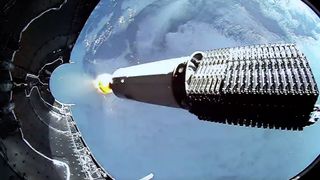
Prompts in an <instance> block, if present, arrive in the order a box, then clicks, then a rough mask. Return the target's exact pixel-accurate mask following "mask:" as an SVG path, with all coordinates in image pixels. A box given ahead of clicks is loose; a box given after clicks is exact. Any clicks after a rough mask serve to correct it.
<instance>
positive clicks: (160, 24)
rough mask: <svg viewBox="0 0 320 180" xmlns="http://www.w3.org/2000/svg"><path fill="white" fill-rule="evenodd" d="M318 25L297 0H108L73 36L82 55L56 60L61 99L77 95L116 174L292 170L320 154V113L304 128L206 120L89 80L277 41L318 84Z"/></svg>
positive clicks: (95, 147)
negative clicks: (301, 57) (306, 65)
mask: <svg viewBox="0 0 320 180" xmlns="http://www.w3.org/2000/svg"><path fill="white" fill-rule="evenodd" d="M318 24H320V19H319V18H318V17H317V16H316V15H315V14H314V13H313V12H312V11H311V9H309V8H308V7H307V6H306V5H304V4H303V3H302V2H300V1H298V0H291V1H276V0H267V1H258V0H229V1H222V0H149V1H147V0H139V1H137V0H128V1H124V0H118V1H116V0H112V1H108V0H102V1H101V2H100V4H99V5H98V6H97V7H96V9H95V11H94V12H93V14H92V15H91V17H90V18H89V20H88V22H87V24H86V26H85V27H84V29H83V31H82V32H81V35H80V37H79V39H78V41H77V44H76V45H75V48H74V50H73V53H72V61H73V62H75V63H74V64H70V65H67V66H65V67H60V68H58V69H57V70H56V71H55V72H54V74H53V77H52V79H51V82H50V87H51V89H52V91H53V94H54V95H55V97H56V98H58V100H60V101H63V102H65V101H66V102H67V103H74V104H75V106H73V107H72V112H73V116H74V118H75V120H76V121H77V123H78V126H79V128H80V130H81V132H82V134H83V136H84V138H85V140H86V141H87V143H88V145H89V147H90V149H91V150H92V152H93V153H94V155H95V157H96V158H97V159H98V161H99V162H100V163H101V164H102V165H103V167H104V168H105V169H107V170H108V172H110V173H111V175H113V176H114V177H115V178H117V179H138V178H141V177H144V176H146V175H147V174H149V173H153V174H154V176H155V179H288V178H290V177H292V176H294V175H295V174H297V173H298V172H299V171H301V170H302V169H303V168H304V167H305V166H307V165H308V164H309V163H310V162H311V161H312V160H313V159H314V158H315V157H316V156H317V155H318V154H319V152H320V144H319V143H318V141H319V140H318V137H319V136H320V131H319V130H320V124H319V122H318V123H316V124H314V125H313V126H310V127H307V128H305V130H304V131H296V132H292V131H281V130H267V129H255V128H247V127H239V126H230V125H223V124H216V123H211V122H203V121H199V120H198V119H197V118H196V117H195V116H193V115H192V114H189V113H188V112H187V111H185V110H180V109H173V108H166V107H161V106H155V105H149V104H144V103H138V102H133V101H129V100H122V99H118V98H116V97H115V96H114V95H108V96H106V97H103V96H101V95H99V94H97V93H96V92H95V91H94V90H92V89H90V90H88V89H87V86H88V87H89V86H90V80H91V79H92V78H94V77H95V76H96V75H98V74H101V73H112V72H113V71H115V70H116V69H117V68H119V67H125V66H130V65H136V64H139V63H145V62H151V61H156V60H161V59H166V58H173V57H179V56H186V55H190V54H192V53H193V52H194V51H197V50H208V49H214V48H221V47H233V46H238V45H251V44H262V43H277V42H290V43H297V45H298V46H299V48H300V49H301V50H302V51H303V52H304V53H305V54H306V56H307V57H308V59H309V60H310V65H311V67H312V68H313V72H314V75H315V78H316V80H317V82H318V84H319V83H320V71H319V68H320V60H319V58H320V53H319V48H320V39H319V38H320V26H319V25H318ZM70 74H71V76H70ZM67 76H68V77H69V79H68V77H67ZM91 77H92V78H91ZM61 78H62V79H63V78H64V79H68V80H70V81H74V82H72V83H65V82H64V83H61V82H63V81H62V80H61ZM68 87H73V88H71V90H70V91H67V92H69V93H70V94H64V93H65V91H62V89H70V88H68ZM74 89H77V90H78V91H76V92H74V91H73V90H74ZM71 92H73V93H71ZM318 102H319V101H318Z"/></svg>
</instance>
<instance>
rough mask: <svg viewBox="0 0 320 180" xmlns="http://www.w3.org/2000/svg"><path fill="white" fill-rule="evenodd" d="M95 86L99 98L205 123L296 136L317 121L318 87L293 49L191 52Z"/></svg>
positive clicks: (286, 46) (302, 57)
mask: <svg viewBox="0 0 320 180" xmlns="http://www.w3.org/2000/svg"><path fill="white" fill-rule="evenodd" d="M95 84H96V87H97V88H98V89H99V91H100V92H101V93H103V94H108V93H111V92H113V93H114V94H115V95H116V96H117V97H119V98H124V99H130V100H135V101H140V102H144V103H150V104H156V105H162V106H168V107H174V108H182V109H186V110H188V111H189V112H190V113H192V114H194V115H196V116H197V117H198V118H199V119H200V120H206V121H211V122H218V123H225V124H232V125H241V126H250V127H262V128H271V129H287V130H302V129H303V127H305V126H308V125H311V124H313V123H315V122H316V121H317V120H318V119H319V106H315V103H316V101H317V98H318V96H319V91H318V87H317V84H316V81H315V79H314V76H313V73H312V70H311V68H310V66H309V62H308V60H307V58H306V56H305V55H304V54H303V53H302V52H301V51H300V50H299V49H298V48H297V47H296V45H295V44H263V45H253V46H241V47H232V48H220V49H215V50H209V51H197V52H194V53H193V54H191V56H185V57H180V58H173V59H167V60H161V61H156V62H151V63H145V64H140V65H135V66H130V67H125V68H120V69H118V70H116V71H115V72H114V73H113V75H112V76H108V77H107V76H106V75H103V76H100V77H98V80H96V81H95Z"/></svg>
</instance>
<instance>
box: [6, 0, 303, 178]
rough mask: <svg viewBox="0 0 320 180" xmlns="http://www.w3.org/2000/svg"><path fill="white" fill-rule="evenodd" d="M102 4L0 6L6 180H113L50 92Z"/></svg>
mask: <svg viewBox="0 0 320 180" xmlns="http://www.w3.org/2000/svg"><path fill="white" fill-rule="evenodd" d="M97 3H98V1H97V0H91V1H85V0H65V1H62V0H54V1H41V2H40V1H37V0H35V1H32V2H24V1H15V0H2V1H0V9H1V11H0V13H1V16H0V40H1V41H0V114H1V116H0V135H1V141H0V147H1V148H0V149H1V150H0V154H1V156H0V157H1V158H0V163H1V165H0V177H1V179H113V178H112V176H111V175H109V174H108V172H107V171H105V170H104V169H103V168H102V167H101V166H100V165H99V163H98V162H97V161H96V160H95V158H94V156H93V155H92V153H91V151H90V149H89V147H87V145H86V143H85V141H84V139H83V138H82V135H81V133H80V132H79V130H78V127H77V125H76V123H75V121H74V119H73V116H72V115H71V113H70V107H69V106H68V105H65V104H61V103H59V102H58V101H56V100H55V99H54V98H53V97H52V95H51V92H50V89H49V87H48V82H49V79H50V76H51V73H52V72H53V70H54V69H55V68H57V67H58V66H60V65H61V64H64V63H68V62H70V61H69V59H70V53H71V50H72V48H73V46H74V43H75V41H76V39H77V37H78V35H79V33H80V31H81V29H82V27H83V25H84V23H85V21H86V19H87V18H88V16H89V15H90V13H91V11H92V10H93V8H94V7H95V6H96V5H97ZM302 175H303V174H302ZM148 177H149V178H152V177H153V175H152V174H150V175H149V176H148Z"/></svg>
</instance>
